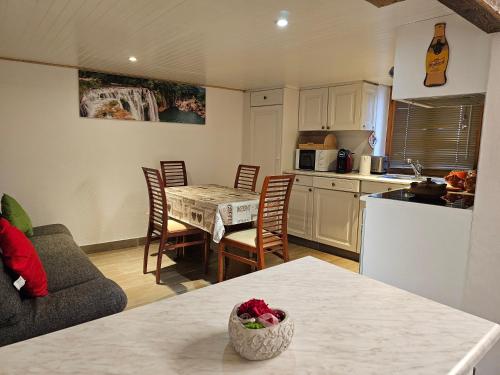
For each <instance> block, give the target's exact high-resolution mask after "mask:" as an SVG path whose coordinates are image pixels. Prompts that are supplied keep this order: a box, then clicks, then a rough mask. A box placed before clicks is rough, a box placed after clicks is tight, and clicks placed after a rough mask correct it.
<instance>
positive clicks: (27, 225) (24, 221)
mask: <svg viewBox="0 0 500 375" xmlns="http://www.w3.org/2000/svg"><path fill="white" fill-rule="evenodd" d="M2 216H3V217H4V218H6V219H7V220H8V221H9V222H10V223H11V224H12V225H13V226H15V227H16V228H17V229H19V230H20V231H21V232H23V233H24V234H25V235H27V236H32V235H33V225H32V224H31V219H30V217H29V216H28V214H27V213H26V211H24V209H23V208H22V207H21V205H20V204H19V203H18V202H17V201H16V200H15V199H14V198H12V197H11V196H10V195H7V194H4V195H3V197H2Z"/></svg>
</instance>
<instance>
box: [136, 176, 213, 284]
mask: <svg viewBox="0 0 500 375" xmlns="http://www.w3.org/2000/svg"><path fill="white" fill-rule="evenodd" d="M142 170H143V172H144V176H145V177H146V184H147V186H148V195H149V223H148V232H147V234H146V244H145V246H144V263H143V269H142V272H143V273H147V271H148V256H149V246H150V244H151V242H152V241H154V240H160V244H159V247H158V256H157V261H156V283H157V284H160V270H161V258H162V255H163V253H166V252H167V251H169V250H177V249H179V248H185V247H188V246H194V245H201V244H203V245H204V249H203V258H204V259H203V265H204V270H205V272H206V271H207V268H208V234H207V233H206V232H204V231H202V230H201V229H198V228H195V227H193V226H191V225H189V224H185V223H182V222H180V221H177V220H173V219H169V218H168V209H167V198H166V196H165V186H164V185H163V181H162V179H161V177H160V172H159V171H158V170H157V169H152V168H144V167H143V168H142ZM193 235H199V236H200V237H201V239H196V237H195V239H192V240H187V241H186V238H187V236H193Z"/></svg>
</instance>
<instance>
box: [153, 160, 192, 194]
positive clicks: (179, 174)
mask: <svg viewBox="0 0 500 375" xmlns="http://www.w3.org/2000/svg"><path fill="white" fill-rule="evenodd" d="M160 165H161V175H162V178H163V183H164V184H165V187H172V186H187V184H188V183H187V174H186V163H184V161H183V160H179V161H166V160H165V161H160Z"/></svg>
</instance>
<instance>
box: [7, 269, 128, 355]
mask: <svg viewBox="0 0 500 375" xmlns="http://www.w3.org/2000/svg"><path fill="white" fill-rule="evenodd" d="M126 305H127V296H126V295H125V293H124V292H123V290H122V289H121V288H120V287H119V286H118V285H116V283H115V282H113V281H111V280H108V279H106V278H104V277H100V278H97V279H95V280H92V281H89V282H87V283H83V284H80V285H75V286H74V287H71V288H68V289H63V290H60V291H58V292H56V293H51V294H49V295H48V296H47V297H45V298H39V299H31V300H25V301H23V306H22V308H23V316H24V318H23V320H22V321H21V322H19V324H17V325H14V326H9V327H5V328H2V330H1V331H0V346H2V345H8V344H11V343H14V342H16V341H20V340H26V339H29V338H31V337H35V336H39V335H43V334H46V333H49V332H53V331H57V330H59V329H63V328H67V327H71V326H74V325H76V324H81V323H85V322H88V321H90V320H94V319H98V318H102V317H104V316H107V315H111V314H115V313H118V312H120V311H122V310H123V309H124V308H125V306H126Z"/></svg>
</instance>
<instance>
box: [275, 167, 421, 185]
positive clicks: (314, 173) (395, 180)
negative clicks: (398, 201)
mask: <svg viewBox="0 0 500 375" xmlns="http://www.w3.org/2000/svg"><path fill="white" fill-rule="evenodd" d="M284 173H294V174H301V175H306V176H317V177H336V178H347V179H350V180H360V181H373V182H383V183H388V184H398V185H410V184H411V183H412V182H413V181H415V180H412V179H410V178H409V179H407V180H405V179H400V178H387V177H384V175H379V174H370V175H368V176H366V175H362V174H359V173H358V172H350V173H336V172H317V171H306V170H303V169H289V170H286V171H284Z"/></svg>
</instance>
